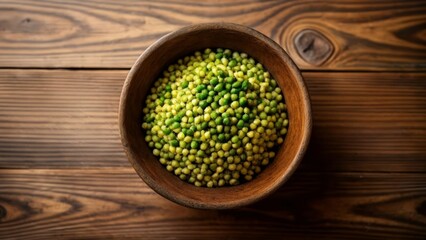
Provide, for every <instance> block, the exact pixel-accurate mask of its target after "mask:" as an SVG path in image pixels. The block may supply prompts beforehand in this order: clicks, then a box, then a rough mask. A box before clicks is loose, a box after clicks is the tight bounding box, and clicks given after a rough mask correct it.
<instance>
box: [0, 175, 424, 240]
mask: <svg viewBox="0 0 426 240" xmlns="http://www.w3.org/2000/svg"><path fill="white" fill-rule="evenodd" d="M425 183H426V175H425V174H397V173H392V174H388V173H318V174H313V173H312V174H311V173H303V172H300V171H299V172H298V173H297V174H296V175H295V176H293V177H292V178H291V180H290V182H289V183H287V184H286V185H284V187H283V188H281V189H280V190H279V191H278V192H277V193H275V194H274V195H272V196H271V197H269V198H267V199H265V200H263V201H261V202H259V203H257V204H256V205H252V206H249V207H245V208H240V209H235V210H224V211H205V210H195V209H190V208H185V207H182V206H179V205H176V204H174V203H172V202H170V201H168V200H166V199H164V198H162V197H160V196H159V195H157V194H155V193H154V192H153V191H152V190H151V189H149V188H148V187H147V186H146V185H145V184H143V183H142V181H141V180H140V179H139V178H138V177H137V175H136V174H135V173H134V170H133V169H130V168H113V169H103V170H99V169H97V170H93V169H87V170H81V169H78V170H44V169H39V170H0V209H1V210H0V235H1V236H2V238H5V239H21V240H24V239H33V240H35V239H55V238H56V239H57V238H61V239H111V238H117V239H121V238H132V239H133V238H134V239H136V238H141V237H142V238H144V239H153V238H161V239H164V238H167V237H170V238H173V239H175V238H177V239H188V238H191V239H192V238H194V237H196V238H203V239H205V238H208V239H224V238H227V239H240V238H242V237H243V238H244V239H258V238H260V237H262V238H263V239H283V238H286V239H288V238H290V239H291V238H296V237H302V238H303V239H313V238H315V239H342V238H344V239H360V238H362V239H424V238H425V237H426V234H425V232H424V229H425V227H426V184H425Z"/></svg>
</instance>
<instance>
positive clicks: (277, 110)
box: [142, 48, 288, 188]
mask: <svg viewBox="0 0 426 240" xmlns="http://www.w3.org/2000/svg"><path fill="white" fill-rule="evenodd" d="M286 109H287V107H286V105H285V104H284V99H283V95H282V93H281V89H280V88H279V87H278V84H277V82H276V81H275V80H274V79H273V78H271V75H270V74H269V72H268V71H266V70H265V69H264V68H263V66H262V65H261V64H260V63H256V61H255V60H254V59H253V58H251V57H249V56H247V54H245V53H239V52H232V51H231V50H229V49H225V50H223V49H221V48H218V49H217V50H216V51H212V50H211V49H205V50H204V51H203V52H199V51H197V52H195V53H194V55H192V56H187V57H184V58H183V59H179V60H178V61H177V63H175V64H173V65H170V66H169V67H168V68H167V69H166V70H165V71H164V72H163V75H162V76H161V77H160V78H159V79H158V80H157V81H155V83H154V87H153V88H151V92H150V94H149V95H148V96H147V99H146V106H145V107H144V108H143V114H144V118H143V123H142V128H143V129H144V130H145V140H146V141H147V143H148V145H149V147H150V148H152V149H153V154H154V155H155V156H157V157H158V159H159V161H160V163H161V164H163V165H164V166H165V167H166V169H167V170H168V171H170V172H172V173H174V174H175V175H176V176H178V177H179V178H180V179H182V180H184V181H187V182H189V183H192V184H194V185H195V186H199V187H201V186H206V187H209V188H211V187H221V186H228V185H237V184H240V183H242V182H245V181H250V180H252V179H253V177H255V176H256V174H258V173H260V172H261V171H262V167H264V166H266V165H268V164H269V162H270V161H271V160H272V159H273V158H274V157H275V151H276V149H277V146H278V145H280V144H281V143H282V142H283V141H284V139H283V138H284V135H285V134H286V133H287V126H288V119H287V114H286Z"/></svg>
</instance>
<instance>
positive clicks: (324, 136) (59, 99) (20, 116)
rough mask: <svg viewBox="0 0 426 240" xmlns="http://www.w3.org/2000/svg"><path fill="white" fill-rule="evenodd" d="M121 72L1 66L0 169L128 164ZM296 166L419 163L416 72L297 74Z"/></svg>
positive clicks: (412, 168) (422, 96)
mask: <svg viewBox="0 0 426 240" xmlns="http://www.w3.org/2000/svg"><path fill="white" fill-rule="evenodd" d="M125 76H126V71H64V70H26V71H20V70H0V168H73V167H95V166H96V167H114V166H129V164H128V162H127V160H126V157H125V155H124V153H123V150H122V147H121V143H120V137H119V132H118V126H117V111H118V101H119V96H120V91H121V86H122V83H123V81H124V78H125ZM304 77H305V79H306V82H307V85H308V87H309V92H310V95H311V99H312V108H313V119H314V127H313V134H312V139H311V143H310V147H309V151H308V154H307V156H306V157H305V159H304V160H303V162H302V167H305V168H310V169H312V170H315V171H317V170H320V171H350V172H351V171H385V172H387V171H389V172H425V171H426V166H425V164H424V160H425V159H426V134H425V132H426V121H425V120H426V109H425V103H426V82H425V81H424V79H425V77H426V74H425V73H405V74H395V73H325V72H324V73H315V72H310V73H305V74H304Z"/></svg>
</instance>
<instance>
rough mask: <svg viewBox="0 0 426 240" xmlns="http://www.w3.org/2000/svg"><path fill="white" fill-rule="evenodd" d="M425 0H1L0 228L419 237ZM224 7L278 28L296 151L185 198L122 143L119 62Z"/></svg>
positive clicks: (423, 223) (16, 231)
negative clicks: (219, 207)
mask: <svg viewBox="0 0 426 240" xmlns="http://www.w3.org/2000/svg"><path fill="white" fill-rule="evenodd" d="M425 13H426V2H425V1H326V2H323V1H307V0H306V1H305V0H304V1H253V0H236V1H231V0H229V1H227V0H222V1H213V0H208V1H199V0H192V1H177V0H162V1H130V0H126V1H112V0H111V1H100V0H85V1H77V0H75V1H59V0H57V1H55V0H46V1H35V0H34V1H30V0H27V1H26V0H17V1H3V0H0V239H111V238H115V239H122V238H130V239H131V238H135V239H153V238H161V239H175V238H178V239H192V238H203V239H205V238H211V239H257V238H262V239H426V14H425ZM219 21H226V22H235V23H240V24H244V25H247V26H251V27H253V28H255V29H257V30H259V31H260V32H262V33H264V34H266V35H267V36H269V37H271V38H272V39H273V40H275V41H276V42H278V43H279V44H281V46H283V47H284V48H285V49H286V51H287V52H288V53H289V54H290V55H291V57H292V58H293V59H294V60H295V62H296V64H297V65H298V66H299V67H300V68H301V69H302V71H303V76H304V77H305V80H306V83H307V85H308V87H309V92H310V95H311V99H312V108H313V118H314V128H313V135H312V139H311V143H310V147H309V151H308V153H307V155H306V157H305V159H304V160H303V162H302V165H301V166H300V168H299V169H298V170H297V171H296V173H295V175H294V176H293V177H292V178H291V179H290V181H289V182H288V183H286V184H285V185H284V186H283V187H282V188H281V189H280V190H279V191H277V192H276V193H275V194H273V195H272V196H271V197H269V198H267V199H265V200H263V201H261V202H259V203H256V204H254V205H251V206H248V207H244V208H240V209H234V210H226V211H207V210H195V209H189V208H185V207H182V206H179V205H176V204H174V203H172V202H170V201H168V200H166V199H164V198H162V197H161V196H159V195H157V194H156V193H155V192H153V191H152V190H151V189H150V188H149V187H147V186H146V185H145V184H144V183H143V182H142V181H141V180H140V179H139V177H138V176H137V175H136V173H135V172H134V170H133V169H132V168H131V167H130V164H129V163H128V162H127V159H126V157H125V155H124V152H123V151H122V147H121V143H120V139H119V133H118V126H117V110H118V109H117V108H118V101H119V96H120V91H121V86H122V84H123V81H124V79H125V77H126V74H127V71H128V70H129V68H130V66H131V65H132V64H133V62H134V61H135V60H136V58H137V57H138V55H139V54H141V53H142V52H143V50H144V49H145V48H146V47H147V46H149V45H150V44H151V43H153V42H154V41H155V40H156V39H158V38H159V37H161V36H162V35H164V34H166V33H168V32H170V31H173V30H175V29H178V28H180V27H182V26H186V25H189V24H192V23H200V22H219Z"/></svg>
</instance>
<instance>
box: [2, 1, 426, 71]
mask: <svg viewBox="0 0 426 240" xmlns="http://www.w3.org/2000/svg"><path fill="white" fill-rule="evenodd" d="M425 12H426V4H425V2H424V1H421V0H420V1H377V2H376V1H373V2H372V1H367V0H362V1H343V2H342V1H327V2H323V1H321V2H317V1H310V0H303V1H281V0H274V1H254V0H239V1H233V0H221V1H203V2H200V1H195V0H189V1H186V2H182V1H174V0H163V1H147V0H145V1H137V2H135V1H130V0H124V1H119V2H117V1H111V0H109V1H98V0H87V1H83V2H82V1H78V0H67V1H36V0H17V1H7V0H1V1H0V67H49V68H51V67H61V68H63V67H66V68H68V67H76V68H85V67H88V68H98V67H100V68H111V67H112V68H130V66H131V65H132V64H133V62H134V61H135V59H136V57H137V56H138V55H139V54H140V53H141V52H142V51H143V50H144V49H145V48H147V46H149V45H150V44H151V43H152V42H154V41H155V40H157V39H158V38H160V37H161V36H163V35H164V34H166V33H168V32H170V31H173V30H176V29H178V28H180V27H182V26H186V25H189V24H194V23H202V22H221V21H226V22H235V23H240V24H244V25H247V26H251V27H254V28H255V29H257V30H259V31H261V32H262V33H264V34H266V35H267V36H269V37H271V38H272V39H273V40H275V41H276V42H278V43H279V44H281V45H282V46H283V47H284V48H285V49H286V50H287V51H288V52H289V53H290V55H291V56H292V57H293V58H294V60H295V61H296V63H297V65H298V66H300V67H301V68H302V69H322V70H391V71H407V70H416V71H424V70H425V69H426V60H425V59H426V32H425V26H426V15H425V14H424V13H425ZM307 29H310V30H314V31H315V32H319V33H320V35H316V34H312V33H309V32H303V30H307ZM301 32H303V33H304V34H302V35H301ZM297 36H299V37H300V36H301V37H300V38H298V39H299V40H300V41H299V40H298V41H296V44H294V43H295V39H296V37H297ZM319 36H324V37H325V39H326V40H325V41H323V40H322V38H321V37H319ZM297 49H299V52H300V54H299V53H298V52H297V51H298V50H297ZM333 49H334V50H333ZM330 52H331V54H329V53H330ZM329 55H330V57H328V58H327V56H329ZM301 56H304V57H305V59H307V61H305V60H304V59H303V58H302V57H301ZM322 57H325V59H322ZM318 59H319V60H318Z"/></svg>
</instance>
